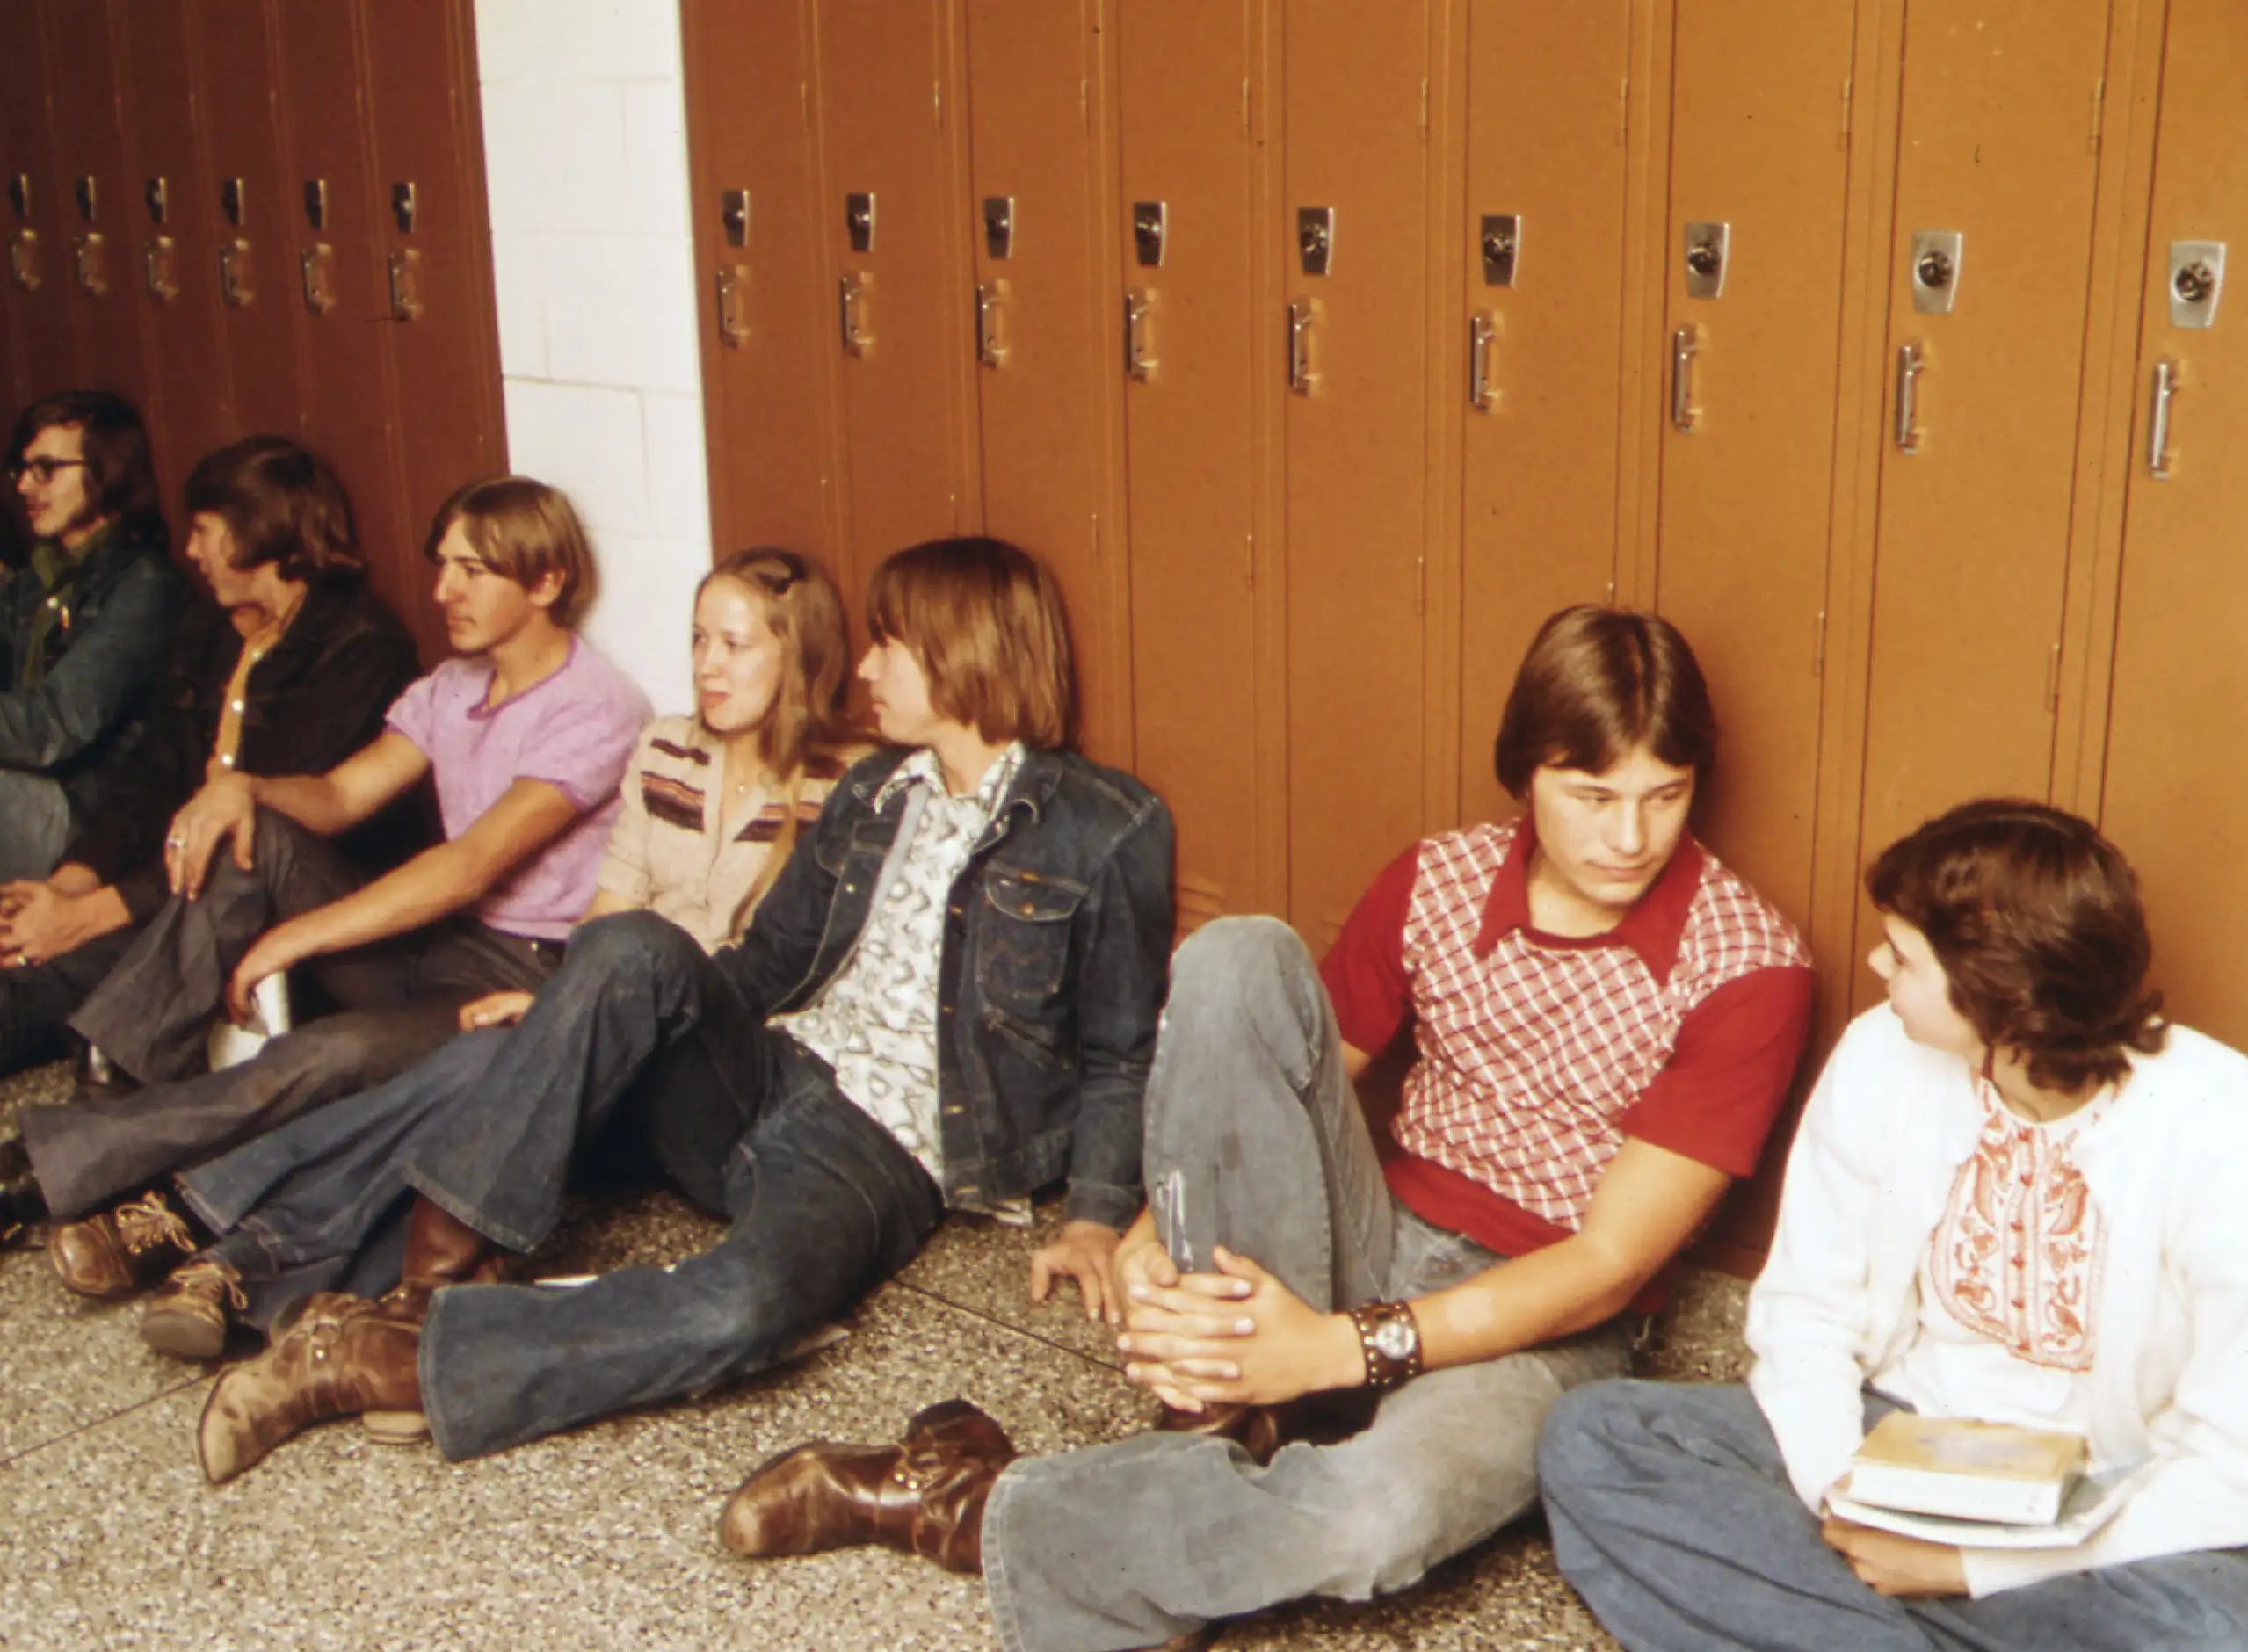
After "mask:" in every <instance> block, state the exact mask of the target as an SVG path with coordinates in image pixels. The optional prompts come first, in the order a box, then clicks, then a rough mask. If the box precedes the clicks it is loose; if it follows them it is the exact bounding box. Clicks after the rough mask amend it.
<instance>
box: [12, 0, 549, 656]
mask: <svg viewBox="0 0 2248 1652" xmlns="http://www.w3.org/2000/svg"><path fill="white" fill-rule="evenodd" d="M472 31H473V19H472V17H471V12H470V4H469V0H9V4H5V5H0V176H4V177H5V178H6V180H7V193H8V201H7V204H6V206H5V207H0V224H4V228H5V233H6V235H7V240H8V271H7V273H6V276H5V279H0V389H4V390H5V391H6V392H7V393H8V395H9V396H10V398H11V406H20V405H22V404H23V403H24V402H26V401H28V400H30V399H31V398H33V397H35V396H39V395H47V394H49V393H51V392H53V391H55V390H59V389H63V388H73V387H80V386H86V387H92V388H102V389H109V390H115V391H117V392H119V393H120V394H122V395H127V396H130V397H132V398H133V399H134V401H135V402H138V403H139V404H140V405H141V408H142V409H143V411H144V413H145V414H146V415H147V417H148V419H149V428H150V433H151V436H152V437H153V438H154V444H155V447H156V458H157V464H158V468H159V470H160V471H161V472H162V475H163V482H164V486H165V493H166V497H167V499H172V498H176V496H177V488H178V482H179V480H180V479H181V478H182V477H183V476H184V475H185V472H186V470H187V468H188V467H190V466H191V465H192V464H193V463H194V461H195V460H196V459H197V458H199V456H200V455H201V454H202V453H206V452H207V451H208V450H210V449H211V448H214V447H216V446H219V445H220V444H221V443H223V442H226V441H229V440H232V439H234V438H236V437H238V436H242V435H244V434H247V433H249V432H251V431H276V432H279V433H282V434H285V435H292V436H296V437H298V438H300V439H302V440H305V441H307V442H308V443H310V444H311V445H313V446H316V447H317V448H319V449H320V450H322V451H323V452H324V453H327V454H328V456H329V457H330V459H331V460H333V461H334V462H335V464H336V465H337V469H338V470H339V472H340V473H341V475H342V476H343V478H344V482H345V484H346V485H347V487H348V488H349V489H350V491H351V495H352V503H353V505H354V507H355V509H356V511H357V515H358V525H359V534H360V538H361V540H362V541H363V542H364V544H365V546H366V549H367V552H368V554H369V561H370V566H371V569H372V571H373V577H374V580H375V582H376V584H377V586H378V588H379V589H380V590H381V591H382V594H383V595H384V597H385V598H387V599H388V601H389V602H390V603H391V604H392V605H393V606H394V607H395V609H396V610H397V612H399V614H400V615H401V616H402V618H404V619H405V620H407V621H408V623H409V624H410V625H411V626H412V627H414V629H415V632H416V634H417V635H418V636H419V637H420V638H421V640H422V641H423V645H424V649H425V650H426V651H428V652H429V653H430V655H431V657H433V658H434V657H436V656H439V655H441V654H442V652H443V650H444V647H445V631H444V627H443V624H442V621H441V620H440V619H439V616H438V614H437V612H436V610H435V607H434V604H433V602H432V600H431V595H430V591H429V586H430V580H429V577H428V572H427V569H426V568H425V567H424V565H423V563H422V562H421V558H420V551H421V538H422V533H423V531H424V527H425V525H426V524H427V522H428V520H429V518H430V516H431V513H432V512H433V511H435V509H436V507H437V505H438V504H439V501H441V500H442V499H443V498H444V496H446V493H448V492H449V491H451V489H453V488H454V487H456V486H457V485H459V484H460V482H463V481H465V480H467V479H468V478H469V477H471V476H474V475H478V474H480V473H482V472H485V471H488V470H489V469H491V468H493V467H496V466H497V465H498V464H499V462H500V460H501V457H502V455H503V453H504V441H503V439H502V436H501V430H500V405H499V362H498V345H497V327H496V323H495V321H494V316H493V307H492V279H491V254H490V239H489V234H488V232H487V228H486V224H485V209H484V186H483V157H482V134H481V129H480V126H479V116H478V104H477V96H476V80H475V37H474V33H473V32H472Z"/></svg>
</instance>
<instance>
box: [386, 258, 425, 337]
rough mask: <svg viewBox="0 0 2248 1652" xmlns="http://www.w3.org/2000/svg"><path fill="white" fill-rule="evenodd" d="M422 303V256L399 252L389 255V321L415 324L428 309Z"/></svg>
mask: <svg viewBox="0 0 2248 1652" xmlns="http://www.w3.org/2000/svg"><path fill="white" fill-rule="evenodd" d="M428 308H429V307H428V306H427V305H426V304H424V303H423V302H422V255H421V254H420V253H418V252H412V251H399V252H394V253H392V254H391V255H390V319H391V320H392V321H394V322H417V321H419V320H421V318H422V316H423V314H424V312H425V311H426V310H427V309H428Z"/></svg>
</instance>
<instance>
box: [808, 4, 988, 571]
mask: <svg viewBox="0 0 2248 1652" xmlns="http://www.w3.org/2000/svg"><path fill="white" fill-rule="evenodd" d="M948 11H949V8H948V6H947V5H946V0H818V5H817V18H818V34H817V62H818V79H817V88H816V98H817V106H818V108H819V111H820V123H821V148H822V150H823V161H824V164H823V169H822V170H823V179H824V186H823V191H822V193H821V195H820V198H819V201H818V222H819V227H820V234H821V235H822V237H823V241H824V243H825V245H826V247H827V248H828V250H829V258H828V267H829V268H830V269H832V270H833V271H835V272H836V277H835V282H836V284H835V286H833V287H831V288H830V292H829V294H828V297H829V301H830V308H829V322H828V327H829V332H828V337H829V339H830V348H832V349H834V350H836V351H838V352H839V364H840V370H839V372H838V375H837V380H838V385H839V387H840V398H841V404H842V413H843V430H844V450H845V463H844V475H845V482H844V487H845V512H844V520H845V532H846V533H848V535H849V545H850V554H849V556H848V557H847V558H846V559H844V560H845V562H846V564H847V572H845V570H843V569H839V570H838V571H839V572H845V579H846V584H847V586H848V588H850V589H852V590H853V591H859V590H862V589H863V588H864V586H865V583H866V576H867V573H868V572H869V571H870V570H872V569H873V568H874V564H875V563H876V562H880V561H881V559H882V558H883V557H884V556H886V555H888V554H889V553H890V552H892V551H894V550H896V549H898V548H900V547H903V546H906V545H910V544H913V543H915V542H917V541H918V540H925V539H931V538H934V537H937V536H939V535H943V534H947V533H961V532H965V531H967V529H968V527H969V526H970V525H972V524H974V523H975V522H976V521H978V520H979V519H980V518H979V515H978V512H977V510H976V499H975V481H976V478H975V475H973V474H972V469H971V466H970V464H969V462H968V453H969V444H970V442H971V441H972V440H973V435H972V432H971V431H969V430H968V424H967V420H968V401H967V398H968V395H970V394H971V388H970V385H969V380H968V372H969V369H970V366H971V365H972V364H971V361H970V359H969V352H970V349H971V344H970V318H969V314H968V297H969V286H968V279H967V277H968V264H967V258H968V235H967V231H966V228H965V227H964V226H963V225H962V224H961V221H960V215H961V212H962V210H963V208H964V207H965V204H966V201H967V198H968V192H967V187H966V181H965V179H964V178H962V177H961V171H960V167H959V164H958V157H957V155H956V146H957V143H958V141H959V134H958V124H959V120H960V111H959V108H958V104H959V95H958V93H957V91H956V90H955V88H954V81H953V76H952V72H951V64H952V61H953V60H952V54H951V42H950V40H949V37H948V30H949V27H950V18H949V15H948Z"/></svg>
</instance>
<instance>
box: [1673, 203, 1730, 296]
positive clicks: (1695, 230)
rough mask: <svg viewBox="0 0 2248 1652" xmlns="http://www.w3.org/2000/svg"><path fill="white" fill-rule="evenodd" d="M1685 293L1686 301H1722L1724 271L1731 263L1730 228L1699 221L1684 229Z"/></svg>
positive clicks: (1711, 221)
mask: <svg viewBox="0 0 2248 1652" xmlns="http://www.w3.org/2000/svg"><path fill="white" fill-rule="evenodd" d="M1685 259H1686V296H1687V297H1688V298H1722V297H1723V296H1724V294H1725V271H1726V268H1727V267H1728V266H1729V265H1730V264H1731V263H1732V261H1733V226H1732V225H1730V224H1729V223H1722V222H1719V221H1716V220H1715V219H1702V220H1700V221H1696V222H1693V223H1690V224H1688V225H1687V226H1686V252H1685Z"/></svg>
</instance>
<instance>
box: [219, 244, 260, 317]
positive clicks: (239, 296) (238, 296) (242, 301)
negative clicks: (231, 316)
mask: <svg viewBox="0 0 2248 1652" xmlns="http://www.w3.org/2000/svg"><path fill="white" fill-rule="evenodd" d="M219 293H220V295H221V297H223V298H224V299H225V300H226V301H227V302H228V303H229V304H231V305H233V306H234V307H235V308H236V309H247V308H249V307H250V300H251V299H253V298H255V297H257V293H256V291H255V290H254V289H253V288H252V287H251V286H250V243H248V242H247V241H245V240H243V238H242V237H241V236H240V235H236V237H235V238H234V239H233V240H231V241H224V242H221V243H219Z"/></svg>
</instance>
